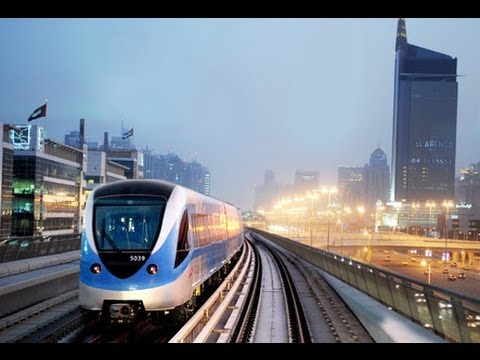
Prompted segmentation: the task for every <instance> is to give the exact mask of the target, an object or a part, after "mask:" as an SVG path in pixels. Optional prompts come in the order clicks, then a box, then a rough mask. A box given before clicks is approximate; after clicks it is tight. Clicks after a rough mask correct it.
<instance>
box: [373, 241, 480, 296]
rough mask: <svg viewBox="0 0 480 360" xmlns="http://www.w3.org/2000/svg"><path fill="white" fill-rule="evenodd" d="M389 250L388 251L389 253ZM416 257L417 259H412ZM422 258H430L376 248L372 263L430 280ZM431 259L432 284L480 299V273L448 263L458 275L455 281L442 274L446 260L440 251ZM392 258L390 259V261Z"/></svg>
mask: <svg viewBox="0 0 480 360" xmlns="http://www.w3.org/2000/svg"><path fill="white" fill-rule="evenodd" d="M387 251H388V253H387ZM412 259H415V260H416V261H412ZM422 259H426V261H428V259H429V258H424V257H419V256H413V255H412V254H409V253H408V252H407V251H406V250H403V251H402V250H398V251H395V250H383V249H374V250H373V252H372V258H371V263H372V264H374V265H375V266H378V267H382V268H384V269H388V270H390V271H392V272H396V273H399V274H403V275H407V276H409V277H411V278H414V279H417V280H420V281H424V282H428V275H427V274H425V273H424V272H425V269H426V266H425V265H422ZM430 259H431V270H432V274H431V276H430V283H431V284H432V285H436V286H440V287H443V288H445V289H449V290H453V291H456V292H458V293H461V294H465V295H467V296H470V297H474V298H478V299H480V274H479V273H478V272H477V271H474V270H464V269H462V265H461V264H458V267H456V268H455V267H451V266H449V265H447V267H446V268H447V269H448V271H449V274H455V275H457V279H456V280H455V281H451V280H448V279H447V278H448V274H442V269H444V267H445V266H444V262H443V261H442V260H441V259H440V253H439V252H438V253H436V252H434V253H433V257H432V258H430ZM388 260H390V261H388ZM461 272H463V273H465V279H459V278H458V274H459V273H461Z"/></svg>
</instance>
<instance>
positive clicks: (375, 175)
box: [365, 147, 390, 211]
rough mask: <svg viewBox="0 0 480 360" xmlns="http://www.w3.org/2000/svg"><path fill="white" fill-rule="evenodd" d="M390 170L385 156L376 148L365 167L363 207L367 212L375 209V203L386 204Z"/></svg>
mask: <svg viewBox="0 0 480 360" xmlns="http://www.w3.org/2000/svg"><path fill="white" fill-rule="evenodd" d="M389 185H390V169H389V168H388V163H387V155H386V154H385V152H384V151H383V150H382V149H380V147H378V148H376V149H375V150H374V151H373V152H372V154H371V155H370V161H369V162H368V164H366V165H365V187H366V190H365V206H366V208H367V209H368V210H369V211H372V210H374V209H375V205H376V203H377V201H381V202H386V201H387V200H388V195H389V191H390V189H389Z"/></svg>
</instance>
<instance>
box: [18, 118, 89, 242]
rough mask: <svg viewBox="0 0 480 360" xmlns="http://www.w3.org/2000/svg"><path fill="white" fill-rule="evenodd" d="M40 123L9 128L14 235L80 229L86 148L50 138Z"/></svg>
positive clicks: (62, 232)
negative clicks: (84, 151) (77, 147)
mask: <svg viewBox="0 0 480 360" xmlns="http://www.w3.org/2000/svg"><path fill="white" fill-rule="evenodd" d="M43 134H44V133H43V128H42V127H40V126H37V125H15V126H11V128H10V129H9V141H10V142H11V143H12V145H13V179H12V188H13V192H12V193H13V198H12V230H11V235H14V236H34V235H59V234H70V233H75V232H78V231H79V230H80V196H81V178H82V168H83V165H84V164H83V161H84V157H83V151H82V150H80V149H76V148H73V147H70V146H67V145H64V144H61V143H58V142H55V141H51V140H49V139H44V136H43Z"/></svg>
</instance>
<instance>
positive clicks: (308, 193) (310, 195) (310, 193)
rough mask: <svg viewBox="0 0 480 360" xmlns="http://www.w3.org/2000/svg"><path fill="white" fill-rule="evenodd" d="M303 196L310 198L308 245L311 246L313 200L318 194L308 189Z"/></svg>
mask: <svg viewBox="0 0 480 360" xmlns="http://www.w3.org/2000/svg"><path fill="white" fill-rule="evenodd" d="M305 197H306V198H307V199H310V246H313V200H314V199H318V195H317V194H314V193H313V191H311V192H310V191H309V192H307V194H306V195H305Z"/></svg>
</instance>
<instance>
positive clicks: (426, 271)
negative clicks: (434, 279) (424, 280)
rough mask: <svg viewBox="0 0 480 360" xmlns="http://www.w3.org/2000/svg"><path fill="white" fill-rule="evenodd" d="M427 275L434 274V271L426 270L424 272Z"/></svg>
mask: <svg viewBox="0 0 480 360" xmlns="http://www.w3.org/2000/svg"><path fill="white" fill-rule="evenodd" d="M423 273H424V274H425V275H428V274H431V273H432V270H431V269H428V268H427V269H425V271H424V272H423Z"/></svg>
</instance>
